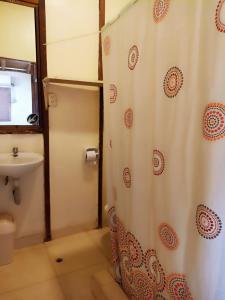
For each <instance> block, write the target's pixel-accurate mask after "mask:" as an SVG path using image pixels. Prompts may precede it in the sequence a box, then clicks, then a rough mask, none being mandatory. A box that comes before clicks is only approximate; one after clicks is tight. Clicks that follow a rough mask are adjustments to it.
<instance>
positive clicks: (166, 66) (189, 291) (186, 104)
mask: <svg viewBox="0 0 225 300" xmlns="http://www.w3.org/2000/svg"><path fill="white" fill-rule="evenodd" d="M103 48H104V55H103V60H104V88H105V130H106V139H107V140H106V144H107V191H108V194H107V196H108V201H109V212H108V214H109V221H110V228H111V236H112V249H113V260H114V263H115V268H116V274H117V281H118V282H119V283H121V286H122V288H123V289H124V290H125V292H126V293H127V295H128V296H129V298H130V299H175V300H181V299H182V300H183V299H185V300H190V299H195V300H224V299H225V228H224V222H225V0H220V1H219V0H155V1H153V0H139V1H133V2H132V3H131V4H130V6H129V7H127V8H126V10H124V11H123V12H122V13H121V15H120V17H118V18H117V20H115V21H114V22H113V23H111V24H109V25H107V26H106V27H105V28H104V29H103Z"/></svg>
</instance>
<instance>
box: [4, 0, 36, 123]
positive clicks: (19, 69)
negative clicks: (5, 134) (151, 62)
mask: <svg viewBox="0 0 225 300" xmlns="http://www.w3.org/2000/svg"><path fill="white" fill-rule="evenodd" d="M14 2H15V1H14ZM0 28H1V30H0V41H1V47H0V127H1V126H2V125H7V126H12V125H21V126H23V125H26V126H32V125H39V117H38V116H39V105H38V84H37V63H36V60H37V57H36V34H35V8H34V7H32V6H29V5H28V6H24V5H19V4H15V3H10V2H5V1H0Z"/></svg>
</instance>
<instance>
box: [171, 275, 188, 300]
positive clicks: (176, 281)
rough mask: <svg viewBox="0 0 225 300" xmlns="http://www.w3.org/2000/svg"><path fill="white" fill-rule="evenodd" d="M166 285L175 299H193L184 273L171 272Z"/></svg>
mask: <svg viewBox="0 0 225 300" xmlns="http://www.w3.org/2000/svg"><path fill="white" fill-rule="evenodd" d="M166 287H167V290H168V293H169V294H170V296H171V298H172V299H173V300H184V299H185V300H193V298H192V296H191V293H190V291H189V288H188V286H187V282H186V278H185V276H184V275H182V274H171V275H169V276H168V277H167V278H166Z"/></svg>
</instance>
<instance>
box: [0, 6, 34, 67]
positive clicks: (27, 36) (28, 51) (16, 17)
mask: <svg viewBox="0 0 225 300" xmlns="http://www.w3.org/2000/svg"><path fill="white" fill-rule="evenodd" d="M0 28H4V30H0V41H4V42H3V43H2V42H1V47H0V57H7V58H14V59H20V60H27V61H33V62H35V61H36V48H35V25H34V9H33V8H31V7H27V6H21V5H16V4H12V3H7V2H2V1H1V2H0ZM22 32H23V34H21V33H22ZM15 37H16V38H15Z"/></svg>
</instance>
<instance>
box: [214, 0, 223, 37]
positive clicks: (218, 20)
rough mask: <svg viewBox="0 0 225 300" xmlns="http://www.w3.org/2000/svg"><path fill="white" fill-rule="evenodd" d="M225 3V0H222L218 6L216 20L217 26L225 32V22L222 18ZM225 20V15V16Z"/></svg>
mask: <svg viewBox="0 0 225 300" xmlns="http://www.w3.org/2000/svg"><path fill="white" fill-rule="evenodd" d="M224 4H225V0H220V1H219V3H218V5H217V8H216V16H215V22H216V27H217V29H218V30H219V31H220V32H225V24H224V22H223V21H222V20H221V11H222V9H223V7H224ZM224 20H225V16H224Z"/></svg>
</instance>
